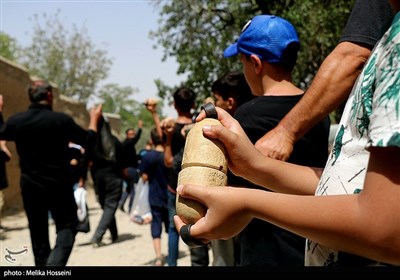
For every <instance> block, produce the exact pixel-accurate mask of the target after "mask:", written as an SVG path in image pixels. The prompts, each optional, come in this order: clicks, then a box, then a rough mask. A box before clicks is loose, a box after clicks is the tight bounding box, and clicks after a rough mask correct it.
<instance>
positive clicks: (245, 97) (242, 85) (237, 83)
mask: <svg viewBox="0 0 400 280" xmlns="http://www.w3.org/2000/svg"><path fill="white" fill-rule="evenodd" d="M211 91H212V92H213V93H218V94H219V95H221V97H222V99H223V100H227V99H228V98H229V97H232V98H233V99H235V101H236V103H237V106H240V105H242V104H243V103H245V102H247V101H249V100H251V99H252V98H253V97H254V95H253V94H252V93H251V89H250V87H249V85H248V84H247V81H246V78H245V77H244V74H243V73H241V72H228V73H226V74H224V75H222V76H221V77H220V78H218V79H217V80H216V81H215V82H214V83H213V84H212V85H211Z"/></svg>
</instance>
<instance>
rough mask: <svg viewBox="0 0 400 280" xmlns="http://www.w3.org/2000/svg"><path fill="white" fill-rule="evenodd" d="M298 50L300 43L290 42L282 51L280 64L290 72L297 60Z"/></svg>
mask: <svg viewBox="0 0 400 280" xmlns="http://www.w3.org/2000/svg"><path fill="white" fill-rule="evenodd" d="M299 50H300V45H299V44H297V43H290V44H289V45H288V46H287V47H286V49H285V50H284V51H283V53H282V61H281V63H278V64H281V65H282V66H283V67H284V68H285V69H286V70H287V71H290V72H292V71H293V68H294V66H295V65H296V62H297V55H298V52H299Z"/></svg>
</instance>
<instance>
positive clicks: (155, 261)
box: [154, 257, 165, 266]
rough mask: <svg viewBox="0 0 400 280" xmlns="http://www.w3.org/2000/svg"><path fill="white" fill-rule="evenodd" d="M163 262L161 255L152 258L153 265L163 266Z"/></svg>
mask: <svg viewBox="0 0 400 280" xmlns="http://www.w3.org/2000/svg"><path fill="white" fill-rule="evenodd" d="M164 264H165V262H164V258H163V257H159V258H156V259H155V260H154V266H164Z"/></svg>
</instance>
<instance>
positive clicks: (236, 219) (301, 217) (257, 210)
mask: <svg viewBox="0 0 400 280" xmlns="http://www.w3.org/2000/svg"><path fill="white" fill-rule="evenodd" d="M399 158H400V148H399V147H391V148H373V149H371V155H370V160H369V165H368V169H367V174H366V179H365V183H364V187H363V191H362V192H361V193H360V194H350V195H329V196H304V195H288V194H280V193H276V192H266V191H262V190H255V189H247V188H236V187H220V188H212V187H209V188H204V186H194V185H184V186H178V188H177V193H178V194H179V195H180V196H182V197H185V198H190V199H195V200H198V201H200V202H201V203H203V204H204V205H206V207H207V208H208V211H207V212H206V216H205V217H204V218H201V219H200V220H199V221H197V222H196V223H195V224H194V225H193V226H192V227H191V228H190V234H191V236H192V237H193V238H196V239H200V240H202V242H207V241H210V240H215V239H229V238H231V237H233V236H235V235H236V234H238V233H239V232H240V231H241V230H242V229H243V228H244V227H245V226H246V225H247V224H248V223H249V222H250V221H251V219H252V218H259V219H262V220H265V221H268V222H270V223H273V224H275V225H277V226H279V227H282V228H285V229H287V230H289V231H292V232H294V233H296V234H298V235H301V236H303V237H306V238H309V239H311V240H313V241H315V242H317V243H319V244H323V245H325V246H328V247H330V248H333V249H336V250H340V251H345V252H348V253H353V254H356V255H360V256H363V257H366V258H370V259H374V260H377V261H381V262H384V263H391V264H394V265H400V253H399V252H400V239H399V236H400V222H399V221H400V211H399V198H400V176H399V170H400V161H399V160H398V159H399ZM174 222H175V225H176V228H177V230H178V232H179V231H180V228H181V227H182V226H183V225H184V223H183V222H182V220H181V219H180V218H179V217H178V216H175V217H174Z"/></svg>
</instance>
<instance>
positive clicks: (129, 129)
mask: <svg viewBox="0 0 400 280" xmlns="http://www.w3.org/2000/svg"><path fill="white" fill-rule="evenodd" d="M131 130H132V131H135V130H134V129H133V128H132V127H129V128H127V129H126V130H125V135H126V134H128V132H129V131H131Z"/></svg>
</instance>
